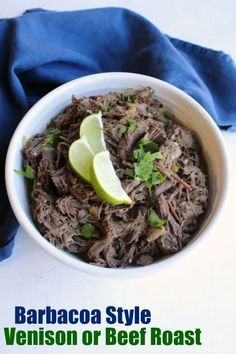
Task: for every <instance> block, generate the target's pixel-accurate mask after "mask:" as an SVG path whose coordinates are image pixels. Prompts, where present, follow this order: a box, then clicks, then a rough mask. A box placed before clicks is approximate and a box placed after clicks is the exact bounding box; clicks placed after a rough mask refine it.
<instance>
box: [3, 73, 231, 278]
mask: <svg viewBox="0 0 236 354" xmlns="http://www.w3.org/2000/svg"><path fill="white" fill-rule="evenodd" d="M144 86H151V87H152V88H153V89H154V90H155V95H156V96H157V97H158V98H159V99H160V101H161V102H163V103H164V104H165V105H166V106H167V107H168V108H170V109H171V110H172V111H173V113H174V114H175V115H176V116H177V117H178V120H179V121H180V122H181V123H182V124H183V125H184V126H186V127H187V128H189V129H191V130H193V131H194V132H195V134H196V135H197V136H198V139H199V141H200V143H201V146H202V148H203V154H204V157H205V158H206V161H207V165H208V169H209V174H210V201H209V209H208V212H207V215H206V216H205V220H204V222H203V224H202V225H201V228H200V229H199V230H198V232H197V234H196V235H195V237H194V239H193V241H192V242H191V243H189V244H188V245H187V246H186V247H185V248H184V249H183V250H181V251H180V252H178V253H176V254H175V255H172V256H169V257H166V258H164V259H162V260H160V261H157V262H155V263H153V264H151V265H148V266H145V267H136V266H133V267H127V268H125V269H108V268H102V267H97V266H94V265H90V264H88V263H86V262H84V261H82V260H80V259H79V258H77V257H76V256H74V255H72V254H69V253H67V252H65V251H62V250H59V249H57V248H56V247H55V246H53V245H52V244H50V243H49V242H48V241H47V240H46V239H45V238H44V237H42V235H41V234H40V232H39V230H38V229H37V227H36V226H35V223H34V221H33V219H32V216H31V213H30V209H29V200H28V198H27V188H26V183H25V180H24V178H22V177H21V176H19V175H18V174H16V173H15V172H14V169H21V168H22V149H21V144H22V139H23V137H27V138H29V137H32V136H33V135H34V134H36V133H39V132H41V131H42V130H44V129H45V128H46V126H47V124H48V123H49V122H50V120H51V119H52V118H53V117H55V116H56V115H57V114H58V113H59V112H61V111H62V110H63V109H64V107H65V106H67V105H68V104H69V103H70V102H71V97H72V95H75V96H77V97H81V96H90V95H97V94H104V93H107V92H108V91H122V90H124V89H126V88H130V87H132V88H142V87H144ZM5 175H6V187H7V193H8V197H9V200H10V203H11V206H12V209H13V211H14V213H15V215H16V218H17V219H18V221H19V223H20V225H21V226H22V228H23V229H24V231H25V232H26V234H28V235H29V236H31V237H32V238H33V240H35V241H36V242H37V243H38V244H39V245H40V246H41V247H43V248H44V249H45V250H46V251H47V252H48V253H49V254H51V255H52V256H54V257H56V258H57V259H59V260H60V261H62V262H64V263H66V264H67V265H70V266H73V267H74V268H77V269H79V270H81V271H86V272H90V273H93V274H99V275H102V276H107V275H108V276H109V275H110V276H114V275H115V276H120V275H125V276H127V275H128V276H129V275H131V274H132V275H139V274H147V273H149V271H150V270H154V269H159V268H161V267H163V266H164V265H165V266H166V265H168V264H170V263H171V262H174V261H178V258H179V257H181V256H182V255H183V254H184V253H185V252H189V250H191V249H192V248H193V247H196V245H197V244H198V243H199V241H200V240H203V239H204V237H206V236H207V234H209V232H212V227H213V226H215V225H216V223H217V218H218V215H219V213H220V211H221V210H222V207H223V202H224V200H225V196H226V189H227V184H228V163H227V156H226V152H225V147H224V142H223V139H222V136H221V133H220V131H219V129H218V127H217V126H216V124H215V123H214V121H213V119H212V118H211V117H210V116H209V114H208V113H207V112H206V111H205V110H204V109H203V108H202V107H201V106H200V105H199V104H198V103H197V102H196V101H194V100H193V99H192V98H191V97H189V96H188V95H187V94H186V93H184V92H183V91H181V90H179V89H178V88H176V87H174V86H172V85H170V84H168V83H166V82H163V81H161V80H158V79H155V78H152V77H148V76H144V75H139V74H131V73H117V72H116V73H102V74H95V75H89V76H86V77H82V78H80V79H76V80H73V81H70V82H68V83H66V84H64V85H62V86H60V87H58V88H56V89H55V90H53V91H52V92H50V93H49V94H47V95H46V96H45V97H43V98H42V99H41V100H40V101H38V102H37V103H36V104H35V105H34V106H33V107H32V108H31V109H30V110H29V111H28V113H27V114H26V115H25V116H24V118H23V119H22V120H21V122H20V124H19V125H18V127H17V129H16V130H15V133H14V135H13V137H12V139H11V142H10V145H9V148H8V153H7V159H6V170H5ZM130 273H131V274H130Z"/></svg>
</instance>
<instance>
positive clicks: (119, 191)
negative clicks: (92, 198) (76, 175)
mask: <svg viewBox="0 0 236 354" xmlns="http://www.w3.org/2000/svg"><path fill="white" fill-rule="evenodd" d="M91 183H92V186H93V188H94V190H95V192H96V193H97V195H98V196H99V197H100V198H102V199H103V200H105V201H106V202H108V203H110V204H114V205H118V204H132V200H131V199H130V197H129V196H128V195H127V194H126V193H125V191H124V189H123V188H122V185H121V182H120V180H119V178H118V177H117V175H116V172H115V170H114V167H113V165H112V162H111V159H110V155H109V152H108V151H102V152H100V153H98V154H96V155H95V156H94V159H93V164H92V168H91Z"/></svg>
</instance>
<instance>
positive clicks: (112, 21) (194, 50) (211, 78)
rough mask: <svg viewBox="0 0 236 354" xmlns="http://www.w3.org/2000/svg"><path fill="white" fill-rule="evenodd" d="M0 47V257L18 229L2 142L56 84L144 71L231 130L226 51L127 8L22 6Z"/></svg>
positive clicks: (234, 125) (1, 35)
mask: <svg viewBox="0 0 236 354" xmlns="http://www.w3.org/2000/svg"><path fill="white" fill-rule="evenodd" d="M0 48H1V56H0V120H1V126H0V127H1V128H0V134H1V135H0V161H1V162H0V167H1V178H0V192H1V198H0V260H3V259H4V258H6V257H8V256H9V255H10V254H11V252H12V248H13V242H14V235H15V233H16V230H17V222H16V221H15V219H14V216H13V214H12V212H11V209H10V207H9V204H8V201H7V197H6V192H5V186H4V176H3V171H4V160H5V154H6V149H7V146H8V143H9V140H10V138H11V135H12V133H13V132H14V129H15V128H16V126H17V124H18V122H19V121H20V119H21V118H22V117H23V115H24V114H25V113H26V111H27V110H28V109H29V108H30V107H31V106H32V105H33V104H34V103H35V102H36V101H37V100H38V99H39V98H40V97H42V96H43V95H45V94H46V93H47V92H49V91H50V90H52V89H54V88H55V87H57V86H58V85H61V84H63V83H64V82H66V81H69V80H72V79H75V78H78V77H81V76H84V75H88V74H93V73H98V72H105V71H127V72H136V73H142V74H146V75H150V76H153V77H157V78H160V79H162V80H165V81H167V82H169V83H171V84H173V85H175V86H178V87H179V88H181V89H182V90H184V91H185V92H187V93H188V94H189V95H191V96H192V97H193V98H195V99H196V100H197V101H198V102H199V103H200V104H201V105H202V106H204V107H205V108H206V110H207V111H208V112H209V113H210V114H211V116H212V117H213V119H214V120H215V122H216V123H217V124H218V125H219V126H220V127H221V128H225V129H230V130H234V131H236V104H235V103H236V101H235V97H236V67H235V64H234V62H233V60H232V59H231V58H230V56H228V55H226V54H225V53H223V52H217V51H213V50H210V49H206V48H202V47H199V46H197V45H193V44H191V43H187V42H184V41H181V40H179V39H175V38H171V37H169V36H166V35H164V34H163V33H161V32H160V31H159V30H158V29H157V28H156V27H155V26H154V25H153V24H151V23H150V22H149V21H148V20H146V19H145V18H143V17H141V16H140V15H138V14H136V13H134V12H132V11H129V10H126V9H122V8H102V9H93V10H84V11H74V12H55V11H44V10H40V9H36V10H29V11H26V13H25V14H24V15H22V16H20V17H17V18H13V19H3V20H1V21H0ZM19 144H20V142H19Z"/></svg>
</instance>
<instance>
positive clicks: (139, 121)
mask: <svg viewBox="0 0 236 354" xmlns="http://www.w3.org/2000/svg"><path fill="white" fill-rule="evenodd" d="M100 110H101V111H102V112H103V115H102V119H103V124H104V136H105V141H106V146H107V149H108V150H109V152H110V156H111V160H112V163H113V166H114V168H115V170H116V173H117V176H118V177H119V178H120V180H121V183H122V186H123V188H124V190H125V191H126V193H127V194H128V195H129V196H130V198H131V199H132V201H133V204H132V205H130V206H127V205H118V206H114V205H110V204H108V203H106V202H104V201H103V200H101V199H100V198H99V197H98V196H97V195H96V193H95V191H94V190H93V188H92V186H91V185H90V184H88V183H86V182H84V181H82V180H80V179H79V178H78V176H76V175H75V174H74V172H73V171H72V170H71V168H70V165H69V161H68V149H69V147H70V144H71V143H72V142H73V141H74V140H76V139H78V138H79V129H80V125H81V122H82V120H83V119H84V118H85V117H87V116H88V115H90V114H92V113H95V112H98V111H100ZM127 117H128V118H127ZM127 119H131V121H132V122H135V126H134V128H133V129H128V128H129V126H128V125H127V124H128V123H127ZM125 125H126V129H125V131H124V130H123V132H122V130H120V129H121V127H124V126H125ZM55 132H56V138H55V141H51V140H50V136H51V134H54V133H55ZM141 139H147V140H148V141H149V142H150V141H151V142H152V143H154V146H157V147H158V149H159V150H158V151H159V152H160V153H161V154H162V156H163V158H162V159H158V158H157V159H156V160H155V161H154V167H155V170H156V171H159V173H160V174H161V175H162V180H160V181H159V183H157V184H154V185H153V186H152V189H151V190H150V186H148V184H147V183H146V182H145V181H144V180H142V179H138V178H135V177H134V176H132V174H127V169H128V170H133V171H134V163H135V157H134V150H135V149H137V146H138V144H139V143H140V140H141ZM45 141H46V142H47V144H45ZM50 141H51V145H50ZM24 165H25V166H28V165H29V166H31V167H32V168H33V169H34V170H35V172H36V178H35V179H34V181H33V182H32V183H31V205H32V215H33V217H34V219H35V222H36V224H37V226H38V228H39V230H40V232H41V233H42V235H43V236H44V237H45V238H46V239H47V240H48V241H49V242H51V243H52V244H53V245H55V246H56V247H58V248H61V249H64V250H66V251H67V252H71V253H74V254H79V255H80V257H81V258H82V259H84V260H85V261H87V262H89V263H91V264H95V265H99V266H102V267H115V268H116V267H125V266H127V265H129V264H137V265H142V266H143V265H147V264H150V263H152V262H154V261H155V260H157V259H160V258H162V257H164V256H165V255H169V254H173V253H175V252H177V251H179V250H181V249H182V248H183V247H184V246H185V245H186V244H187V243H188V242H190V241H191V239H192V238H193V237H194V234H195V232H196V231H197V229H198V228H199V226H200V224H201V221H202V218H203V215H204V213H205V212H206V209H207V204H208V185H207V170H206V167H205V163H204V159H203V156H202V153H201V148H200V145H199V143H198V141H197V139H196V137H195V136H194V134H193V133H192V132H191V131H190V130H188V129H187V128H185V127H182V126H180V125H179V124H177V123H176V121H175V116H174V115H173V114H172V113H170V112H169V111H168V110H166V108H165V107H163V105H162V104H161V102H160V101H159V100H157V99H156V98H155V96H154V95H153V90H152V89H151V88H150V87H145V88H143V89H141V90H136V91H135V90H133V91H131V92H130V93H122V94H121V93H119V92H110V93H108V94H105V95H99V96H91V97H82V98H76V97H73V98H72V103H71V104H70V105H69V106H68V107H66V108H65V109H64V111H63V112H61V113H60V114H59V115H58V116H57V117H55V118H54V119H52V121H51V122H50V124H49V126H48V127H47V129H46V130H45V131H44V132H42V133H40V134H37V135H36V136H34V137H32V138H31V139H30V140H28V141H27V142H26V144H25V147H24ZM151 210H152V211H154V212H155V213H156V215H158V217H159V218H160V220H164V224H163V225H162V226H161V225H160V226H158V225H157V226H155V225H152V224H150V221H149V216H150V212H151ZM88 224H89V225H90V226H89V227H90V228H91V227H92V234H91V235H86V234H84V231H83V228H84V226H86V225H88ZM91 225H92V226H91Z"/></svg>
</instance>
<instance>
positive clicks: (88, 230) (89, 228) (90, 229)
mask: <svg viewBox="0 0 236 354" xmlns="http://www.w3.org/2000/svg"><path fill="white" fill-rule="evenodd" d="M94 230H95V227H94V226H93V225H92V224H89V223H88V224H84V225H83V226H82V230H81V233H82V235H83V236H84V237H85V238H87V239H90V238H91V237H92V236H93V233H94Z"/></svg>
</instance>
